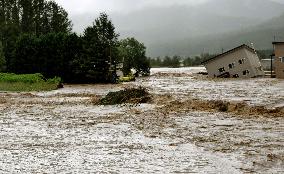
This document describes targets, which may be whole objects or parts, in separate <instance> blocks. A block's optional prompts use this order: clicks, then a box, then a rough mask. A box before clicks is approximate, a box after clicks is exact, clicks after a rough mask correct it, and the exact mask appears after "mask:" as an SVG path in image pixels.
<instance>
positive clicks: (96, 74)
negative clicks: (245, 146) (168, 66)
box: [0, 0, 150, 83]
mask: <svg viewBox="0 0 284 174" xmlns="http://www.w3.org/2000/svg"><path fill="white" fill-rule="evenodd" d="M0 3H1V7H2V8H1V9H0V18H1V19H0V25H1V28H0V38H1V40H0V71H2V72H3V71H6V72H12V73H19V74H23V73H42V74H43V75H44V76H46V77H48V78H49V77H54V76H60V77H61V78H62V79H63V80H64V81H65V82H75V83H96V82H114V81H115V78H116V71H115V70H116V66H117V64H119V63H123V72H124V73H125V75H126V74H128V73H129V72H130V69H131V68H135V69H136V70H137V72H139V73H148V72H149V71H150V69H149V68H150V67H149V66H150V64H149V61H148V59H147V58H146V56H145V55H146V47H145V46H144V45H143V44H142V43H139V42H138V41H137V40H136V39H134V38H127V39H124V40H121V41H119V40H118V37H119V35H118V34H117V33H116V32H115V27H114V25H113V24H112V22H111V20H110V19H109V18H108V16H107V14H104V13H102V14H101V15H100V16H99V18H97V19H96V20H95V21H94V23H93V25H92V26H89V27H87V28H86V29H85V30H84V33H83V35H82V36H78V35H77V34H75V33H71V29H72V25H71V22H70V21H69V19H68V14H67V12H66V11H65V10H64V9H63V8H62V7H60V6H59V5H58V4H57V3H56V2H54V1H44V0H1V1H0ZM1 43H3V44H1Z"/></svg>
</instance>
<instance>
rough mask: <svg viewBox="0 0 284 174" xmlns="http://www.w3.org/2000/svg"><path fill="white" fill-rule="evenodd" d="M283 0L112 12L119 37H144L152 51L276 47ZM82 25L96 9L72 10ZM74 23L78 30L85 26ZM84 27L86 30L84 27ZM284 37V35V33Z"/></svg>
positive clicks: (211, 1)
mask: <svg viewBox="0 0 284 174" xmlns="http://www.w3.org/2000/svg"><path fill="white" fill-rule="evenodd" d="M276 1H279V2H283V0H208V1H207V2H205V3H202V4H199V5H195V6H190V5H172V6H152V7H149V6H148V7H145V8H142V9H140V10H135V11H132V12H130V13H127V14H126V13H119V14H118V13H115V14H114V13H113V14H110V17H111V18H112V21H113V23H114V24H115V27H116V31H118V32H119V33H120V36H121V37H120V38H125V37H135V38H136V39H138V40H139V41H141V42H143V43H145V45H146V47H147V48H148V49H147V54H148V55H149V56H165V55H184V56H188V55H196V54H200V53H202V52H212V53H219V52H221V50H222V49H224V50H226V49H230V48H232V47H234V46H238V45H240V44H243V43H247V44H250V43H251V42H253V43H254V45H255V47H256V48H259V49H266V48H271V41H272V40H273V37H274V35H275V36H276V37H277V38H279V37H280V36H284V35H283V31H284V30H283V24H284V21H283V18H284V17H283V15H282V14H283V13H284V4H283V3H279V2H276ZM72 18H74V20H73V21H74V23H76V24H78V25H76V26H77V27H78V26H84V25H86V24H88V25H91V24H92V22H93V21H94V18H95V17H94V16H93V15H92V14H82V15H77V16H73V17H72ZM76 26H75V28H74V30H75V31H78V32H79V33H81V32H82V27H81V28H76ZM80 30H81V31H80ZM283 40H284V38H283Z"/></svg>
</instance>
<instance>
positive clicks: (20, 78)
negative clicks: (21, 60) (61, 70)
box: [0, 73, 61, 91]
mask: <svg viewBox="0 0 284 174" xmlns="http://www.w3.org/2000/svg"><path fill="white" fill-rule="evenodd" d="M60 83H61V78H59V77H54V78H52V79H45V78H44V76H43V75H42V74H39V73H37V74H20V75H17V74H12V73H0V91H49V90H54V89H57V88H58V87H59V86H60Z"/></svg>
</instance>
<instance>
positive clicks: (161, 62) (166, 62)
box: [150, 53, 216, 68]
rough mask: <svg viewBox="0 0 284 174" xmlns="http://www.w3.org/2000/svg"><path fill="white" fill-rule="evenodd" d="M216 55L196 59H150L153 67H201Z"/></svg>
mask: <svg viewBox="0 0 284 174" xmlns="http://www.w3.org/2000/svg"><path fill="white" fill-rule="evenodd" d="M215 56H216V54H209V53H203V54H201V55H199V56H195V57H193V58H192V57H181V56H172V57H170V56H165V57H164V58H160V57H157V58H152V59H150V62H151V63H150V64H151V67H170V68H179V67H182V66H184V67H189V66H200V65H201V63H202V62H203V61H205V60H208V59H210V58H212V57H215Z"/></svg>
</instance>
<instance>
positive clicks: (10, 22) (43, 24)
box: [0, 0, 72, 73]
mask: <svg viewBox="0 0 284 174" xmlns="http://www.w3.org/2000/svg"><path fill="white" fill-rule="evenodd" d="M0 7H1V8H0V41H2V44H3V47H4V48H3V50H4V55H5V59H6V67H7V71H9V72H18V71H20V70H19V67H17V66H18V65H20V63H24V66H26V67H27V65H28V64H35V63H36V62H27V61H30V60H34V59H33V57H34V56H35V55H36V54H35V53H34V52H35V51H36V50H35V49H37V48H35V45H34V44H35V42H34V41H35V40H36V38H30V39H27V38H22V36H21V35H23V34H28V35H36V36H40V35H42V34H47V33H51V32H57V33H58V32H62V33H70V31H71V29H72V28H71V27H72V26H71V22H70V21H69V19H68V14H67V12H66V11H65V10H64V9H63V8H62V7H60V6H59V5H58V4H57V3H56V2H54V1H44V0H1V1H0ZM19 37H20V38H19ZM31 37H32V36H31ZM17 40H18V41H19V40H25V41H29V42H22V43H21V44H22V46H25V45H24V44H28V43H32V44H33V45H27V46H26V48H25V50H26V51H27V52H25V54H24V55H21V57H20V58H19V59H20V60H16V61H15V59H17V56H18V55H16V54H14V53H15V50H16V51H17V50H19V49H22V48H18V47H17V46H19V45H18V44H19V43H16V42H17ZM55 44H56V42H55ZM54 47H55V45H54ZM49 50H50V49H49ZM53 51H54V50H52V52H53ZM16 53H17V52H16ZM18 53H19V52H18ZM48 54H50V53H48ZM24 56H26V57H25V59H23V57H24ZM30 56H31V58H28V57H30ZM40 61H41V60H40V59H38V60H37V63H38V62H40ZM15 69H17V71H14V70H15ZM31 69H33V67H32V68H31V67H28V69H27V70H26V71H27V72H31ZM34 72H41V71H32V72H31V73H34Z"/></svg>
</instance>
